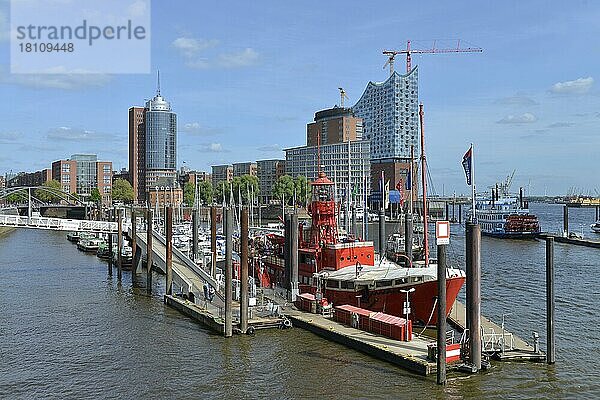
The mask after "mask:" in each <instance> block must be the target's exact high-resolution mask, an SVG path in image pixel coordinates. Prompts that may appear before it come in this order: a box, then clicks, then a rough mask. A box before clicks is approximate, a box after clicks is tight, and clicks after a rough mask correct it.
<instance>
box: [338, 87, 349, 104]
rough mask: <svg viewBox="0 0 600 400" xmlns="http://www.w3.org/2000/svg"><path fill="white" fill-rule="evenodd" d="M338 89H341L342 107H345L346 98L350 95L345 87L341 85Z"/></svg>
mask: <svg viewBox="0 0 600 400" xmlns="http://www.w3.org/2000/svg"><path fill="white" fill-rule="evenodd" d="M338 90H339V91H340V107H342V108H344V99H347V98H348V96H347V95H346V91H345V90H344V88H341V87H339V88H338Z"/></svg>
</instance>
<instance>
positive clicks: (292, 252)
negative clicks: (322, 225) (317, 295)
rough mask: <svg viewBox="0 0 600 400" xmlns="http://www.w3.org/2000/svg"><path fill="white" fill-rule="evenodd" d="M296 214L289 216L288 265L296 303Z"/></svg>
mask: <svg viewBox="0 0 600 400" xmlns="http://www.w3.org/2000/svg"><path fill="white" fill-rule="evenodd" d="M298 236H299V232H298V214H296V213H294V214H292V215H291V216H290V264H291V274H290V277H291V282H290V283H291V284H290V289H291V291H292V301H296V296H297V295H299V294H300V293H298Z"/></svg>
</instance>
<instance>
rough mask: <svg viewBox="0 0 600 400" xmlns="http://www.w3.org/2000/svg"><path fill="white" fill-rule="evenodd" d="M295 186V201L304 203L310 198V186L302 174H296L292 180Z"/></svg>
mask: <svg viewBox="0 0 600 400" xmlns="http://www.w3.org/2000/svg"><path fill="white" fill-rule="evenodd" d="M294 185H295V187H296V201H297V202H298V203H300V204H304V205H306V203H307V202H308V200H309V199H310V193H311V190H310V189H311V186H310V183H309V182H308V179H306V177H305V176H304V175H298V176H297V177H296V179H295V181H294Z"/></svg>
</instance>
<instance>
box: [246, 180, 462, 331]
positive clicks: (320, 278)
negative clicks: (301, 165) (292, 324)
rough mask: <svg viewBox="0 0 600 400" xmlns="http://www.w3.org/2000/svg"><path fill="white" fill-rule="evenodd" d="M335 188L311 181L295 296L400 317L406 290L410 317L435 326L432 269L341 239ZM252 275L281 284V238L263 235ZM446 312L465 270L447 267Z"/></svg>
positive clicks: (265, 283) (301, 229) (267, 283)
mask: <svg viewBox="0 0 600 400" xmlns="http://www.w3.org/2000/svg"><path fill="white" fill-rule="evenodd" d="M337 212H338V207H337V205H336V203H335V200H334V184H333V182H332V181H331V180H329V179H328V178H327V177H326V176H325V174H324V173H323V172H320V173H319V177H318V178H317V179H316V180H315V181H314V182H312V202H311V204H310V205H309V207H308V213H309V215H310V216H311V218H312V223H311V226H310V227H305V226H304V224H302V223H301V224H299V226H298V227H297V229H299V235H298V236H299V243H298V288H299V292H300V293H312V294H315V296H316V297H317V298H320V297H326V298H327V300H328V301H329V302H330V303H333V304H334V305H343V304H349V305H354V306H357V307H361V308H366V309H369V310H371V311H379V312H384V313H387V314H392V315H396V316H399V317H404V310H403V305H404V302H405V301H406V296H407V293H406V291H407V290H411V289H414V291H412V292H410V293H409V296H410V297H409V301H410V305H411V309H412V310H411V315H410V318H411V319H412V320H413V321H414V322H415V323H418V324H420V325H434V324H435V323H436V320H437V318H436V314H437V313H436V312H435V311H436V304H437V299H436V298H437V265H435V264H434V263H430V264H429V265H427V266H425V262H424V261H422V262H419V261H417V262H414V263H413V264H412V265H411V266H409V267H404V266H401V265H399V264H397V263H395V262H392V261H389V260H386V259H385V258H384V259H379V257H377V259H376V257H375V252H374V248H373V242H370V241H364V240H360V239H355V238H350V239H346V240H344V241H340V240H339V238H338V228H337V225H336V214H337ZM266 238H267V243H266V244H265V248H264V249H263V250H262V251H261V253H262V255H263V257H262V262H261V263H259V264H257V265H256V274H257V276H258V278H259V280H260V284H261V285H262V286H263V287H271V286H287V285H285V280H286V279H285V276H286V273H285V266H284V260H283V246H284V241H285V240H284V237H283V236H281V235H279V234H269V235H267V236H266ZM446 277H447V280H446V285H447V286H446V293H447V298H446V305H447V309H446V314H448V313H449V312H450V309H451V308H452V305H453V304H454V301H455V300H456V296H457V295H458V292H459V291H460V289H461V287H462V285H463V284H464V282H465V273H464V271H462V270H460V269H457V268H447V272H446Z"/></svg>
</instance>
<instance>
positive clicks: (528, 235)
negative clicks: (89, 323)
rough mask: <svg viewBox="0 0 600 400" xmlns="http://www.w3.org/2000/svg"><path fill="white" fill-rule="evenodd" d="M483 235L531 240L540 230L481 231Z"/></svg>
mask: <svg viewBox="0 0 600 400" xmlns="http://www.w3.org/2000/svg"><path fill="white" fill-rule="evenodd" d="M481 234H482V235H483V236H488V237H493V238H497V239H520V240H529V239H535V238H536V236H537V235H538V234H539V232H485V231H483V230H482V231H481Z"/></svg>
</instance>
